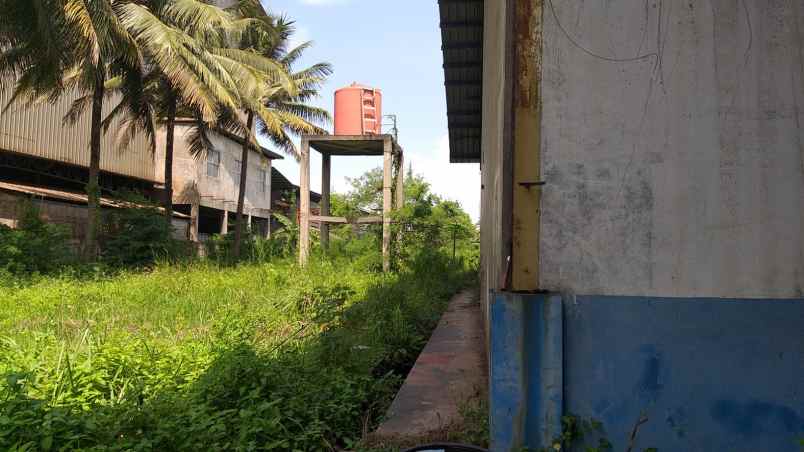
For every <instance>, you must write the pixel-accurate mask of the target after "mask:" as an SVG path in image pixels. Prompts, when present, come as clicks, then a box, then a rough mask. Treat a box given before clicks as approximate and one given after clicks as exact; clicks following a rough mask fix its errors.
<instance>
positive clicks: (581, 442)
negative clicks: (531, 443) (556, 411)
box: [539, 414, 659, 452]
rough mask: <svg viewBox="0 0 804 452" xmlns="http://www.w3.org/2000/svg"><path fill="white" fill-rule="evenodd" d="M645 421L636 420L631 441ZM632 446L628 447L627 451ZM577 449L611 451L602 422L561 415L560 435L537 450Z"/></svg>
mask: <svg viewBox="0 0 804 452" xmlns="http://www.w3.org/2000/svg"><path fill="white" fill-rule="evenodd" d="M645 422H647V418H645V417H643V418H640V420H639V421H638V422H637V425H636V426H635V427H634V430H633V432H632V437H631V441H632V443H633V441H635V440H636V435H637V433H638V431H639V426H640V425H641V424H643V423H645ZM632 447H633V446H630V447H628V451H629V452H630V451H631V450H632ZM570 450H578V451H581V450H582V451H584V452H613V451H614V446H613V445H612V444H611V442H610V441H609V440H608V438H606V431H605V428H604V426H603V423H602V422H600V421H598V420H596V419H583V418H580V417H578V416H574V415H572V414H570V415H566V416H562V417H561V435H559V436H558V438H555V439H554V440H553V443H552V444H551V445H550V447H548V448H542V449H540V450H539V452H554V451H570ZM643 452H659V450H658V449H656V448H655V447H649V448H647V449H643Z"/></svg>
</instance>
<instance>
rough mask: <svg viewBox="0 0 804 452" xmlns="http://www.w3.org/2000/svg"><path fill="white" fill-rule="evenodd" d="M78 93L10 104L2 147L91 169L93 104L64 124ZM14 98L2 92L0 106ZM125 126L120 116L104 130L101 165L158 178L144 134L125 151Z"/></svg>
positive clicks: (2, 123) (0, 126) (1, 125)
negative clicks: (121, 138)
mask: <svg viewBox="0 0 804 452" xmlns="http://www.w3.org/2000/svg"><path fill="white" fill-rule="evenodd" d="M6 81H8V80H6ZM78 97H79V93H78V92H77V91H74V92H70V93H66V94H64V95H63V96H61V97H60V98H58V99H57V100H56V101H55V102H54V103H43V104H36V105H33V106H30V107H26V106H25V105H23V104H22V103H19V104H12V105H11V106H10V108H9V109H8V110H7V111H5V112H3V113H2V114H0V149H4V150H7V151H12V152H17V153H21V154H27V155H33V156H36V157H41V158H45V159H49V160H56V161H59V162H63V163H68V164H72V165H78V166H83V167H88V166H89V132H90V122H91V114H90V111H89V110H90V108H87V111H85V112H84V114H83V115H81V117H80V119H79V120H78V122H77V123H76V124H74V125H65V124H64V122H63V118H64V116H65V114H67V112H68V111H69V110H70V107H71V106H72V104H73V101H75V99H77V98H78ZM10 99H11V90H8V89H7V90H5V91H4V92H3V93H0V108H3V107H5V106H6V104H7V103H8V101H9V100H10ZM118 100H119V97H117V96H112V97H111V98H109V99H106V100H105V101H104V109H103V114H104V115H106V114H107V113H109V111H110V110H111V109H112V108H113V107H114V105H115V103H116V102H118ZM122 130H123V129H122V124H121V122H120V121H119V120H117V121H114V122H113V123H112V126H111V127H110V128H109V131H108V133H105V134H103V136H102V138H101V161H100V169H101V170H102V171H107V172H110V173H114V174H120V175H123V176H129V177H135V178H138V179H143V180H146V181H150V182H153V181H155V180H156V179H155V162H154V155H153V153H152V152H151V149H150V148H149V146H148V140H147V139H146V138H145V135H144V134H137V136H136V137H135V138H134V140H133V141H132V142H131V143H130V145H129V147H128V149H122V148H121V146H120V145H119V144H120V142H119V132H121V131H122Z"/></svg>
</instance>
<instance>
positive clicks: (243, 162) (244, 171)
mask: <svg viewBox="0 0 804 452" xmlns="http://www.w3.org/2000/svg"><path fill="white" fill-rule="evenodd" d="M246 130H247V131H248V133H247V136H246V137H245V140H244V141H243V155H242V157H241V158H240V192H239V193H238V195H237V223H235V239H234V250H233V254H234V258H235V259H239V258H240V243H241V242H242V240H243V208H244V204H245V201H246V176H247V175H248V154H249V147H250V146H251V141H252V140H253V139H254V112H252V111H249V112H248V119H247V120H246Z"/></svg>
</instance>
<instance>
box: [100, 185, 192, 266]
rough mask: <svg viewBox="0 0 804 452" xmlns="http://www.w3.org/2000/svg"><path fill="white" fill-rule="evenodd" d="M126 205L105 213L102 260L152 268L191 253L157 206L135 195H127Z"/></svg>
mask: <svg viewBox="0 0 804 452" xmlns="http://www.w3.org/2000/svg"><path fill="white" fill-rule="evenodd" d="M124 198H125V201H124V203H125V207H122V208H118V209H112V210H109V211H108V212H106V213H105V215H104V221H103V229H102V233H101V248H102V250H103V251H102V254H101V256H102V259H103V261H104V262H105V263H106V264H108V265H110V266H112V267H150V266H152V265H153V264H154V263H155V262H156V261H157V260H160V259H167V260H175V259H177V258H180V257H186V256H187V254H188V253H189V251H188V249H187V245H186V243H184V242H182V241H180V240H177V239H175V238H173V226H172V225H171V222H170V219H168V218H167V217H166V216H165V215H164V213H163V212H161V211H160V210H159V208H158V207H157V206H156V205H153V204H151V203H150V202H149V201H148V200H146V199H145V198H143V197H141V196H138V195H136V194H125V195H124Z"/></svg>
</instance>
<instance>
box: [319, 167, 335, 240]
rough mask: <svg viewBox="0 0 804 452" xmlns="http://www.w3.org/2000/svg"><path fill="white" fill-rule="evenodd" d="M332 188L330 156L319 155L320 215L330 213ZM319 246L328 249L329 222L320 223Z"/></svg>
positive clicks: (326, 215)
mask: <svg viewBox="0 0 804 452" xmlns="http://www.w3.org/2000/svg"><path fill="white" fill-rule="evenodd" d="M331 190H332V156H331V155H329V154H323V155H322V156H321V216H322V217H328V216H329V213H330V209H329V207H330V191H331ZM321 248H323V249H324V251H327V250H329V224H327V223H326V222H322V223H321Z"/></svg>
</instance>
